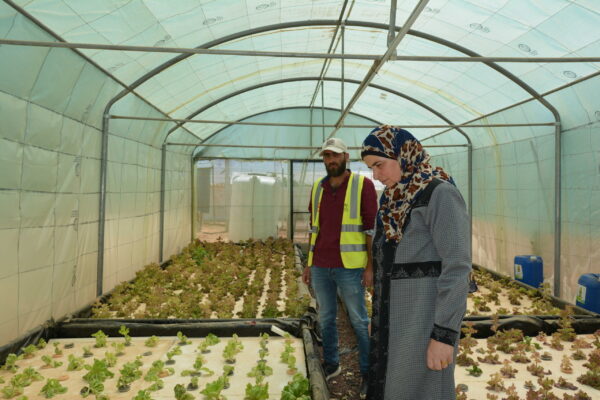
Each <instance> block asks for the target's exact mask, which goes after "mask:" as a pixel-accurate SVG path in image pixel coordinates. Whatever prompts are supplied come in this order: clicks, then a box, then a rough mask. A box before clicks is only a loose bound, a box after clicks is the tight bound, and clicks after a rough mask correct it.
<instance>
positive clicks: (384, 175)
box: [363, 154, 402, 186]
mask: <svg viewBox="0 0 600 400" xmlns="http://www.w3.org/2000/svg"><path fill="white" fill-rule="evenodd" d="M363 161H364V163H365V164H367V167H369V168H370V169H371V170H372V171H373V179H376V180H378V181H379V182H381V183H383V184H384V185H385V186H392V185H393V184H395V183H398V182H400V177H401V176H402V171H401V170H400V163H399V162H398V161H396V160H392V159H391V158H386V157H380V156H375V155H372V154H369V155H367V156H365V157H364V158H363Z"/></svg>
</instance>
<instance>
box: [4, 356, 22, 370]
mask: <svg viewBox="0 0 600 400" xmlns="http://www.w3.org/2000/svg"><path fill="white" fill-rule="evenodd" d="M20 359H21V357H19V356H17V355H16V354H15V353H10V354H9V355H8V356H7V357H6V362H5V363H4V366H2V369H4V370H7V371H10V372H12V373H13V374H14V373H15V372H17V369H18V368H19V366H18V365H17V361H19V360H20Z"/></svg>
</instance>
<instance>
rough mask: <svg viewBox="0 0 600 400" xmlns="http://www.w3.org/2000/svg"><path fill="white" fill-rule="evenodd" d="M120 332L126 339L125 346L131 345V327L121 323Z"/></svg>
mask: <svg viewBox="0 0 600 400" xmlns="http://www.w3.org/2000/svg"><path fill="white" fill-rule="evenodd" d="M119 333H120V334H121V335H123V338H124V339H125V346H130V345H131V336H129V329H128V328H127V327H126V326H125V325H121V327H120V328H119Z"/></svg>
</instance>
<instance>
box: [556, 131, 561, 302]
mask: <svg viewBox="0 0 600 400" xmlns="http://www.w3.org/2000/svg"><path fill="white" fill-rule="evenodd" d="M561 164H562V129H561V127H560V125H557V126H556V129H555V130H554V296H556V297H559V298H560V292H561V290H560V289H561V285H560V277H561V268H560V257H561V248H560V247H561V238H562V226H561V223H562V210H561V207H562V200H561V195H562V181H561V175H562V168H561Z"/></svg>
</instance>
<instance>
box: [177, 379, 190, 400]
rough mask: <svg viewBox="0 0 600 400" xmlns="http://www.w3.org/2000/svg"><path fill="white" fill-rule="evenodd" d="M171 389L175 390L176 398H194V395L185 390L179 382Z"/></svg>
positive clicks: (180, 399)
mask: <svg viewBox="0 0 600 400" xmlns="http://www.w3.org/2000/svg"><path fill="white" fill-rule="evenodd" d="M173 391H174V392H175V399H176V400H194V396H192V395H191V394H189V393H188V392H187V390H186V389H185V386H183V385H182V384H180V383H178V384H177V385H175V387H174V388H173Z"/></svg>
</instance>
